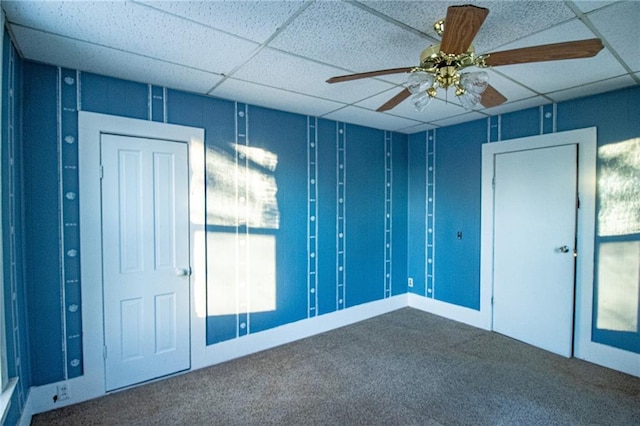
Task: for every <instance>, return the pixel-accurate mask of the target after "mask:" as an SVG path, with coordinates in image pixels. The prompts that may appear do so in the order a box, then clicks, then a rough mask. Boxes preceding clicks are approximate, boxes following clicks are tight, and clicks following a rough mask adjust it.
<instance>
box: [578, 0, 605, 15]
mask: <svg viewBox="0 0 640 426" xmlns="http://www.w3.org/2000/svg"><path fill="white" fill-rule="evenodd" d="M573 3H575V5H576V6H578V8H579V9H580V10H581V11H582V12H584V13H587V12H591V11H592V10H596V9H600V8H601V7H605V6H607V5H610V4H612V3H616V2H615V1H595V0H574V1H573Z"/></svg>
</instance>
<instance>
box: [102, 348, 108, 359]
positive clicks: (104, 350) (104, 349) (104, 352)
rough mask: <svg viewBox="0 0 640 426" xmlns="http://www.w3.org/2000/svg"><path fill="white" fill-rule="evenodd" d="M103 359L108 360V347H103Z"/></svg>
mask: <svg viewBox="0 0 640 426" xmlns="http://www.w3.org/2000/svg"><path fill="white" fill-rule="evenodd" d="M102 357H103V358H104V359H107V345H104V346H102Z"/></svg>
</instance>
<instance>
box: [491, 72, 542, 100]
mask: <svg viewBox="0 0 640 426" xmlns="http://www.w3.org/2000/svg"><path fill="white" fill-rule="evenodd" d="M486 71H487V72H488V73H489V84H491V85H492V86H493V87H494V88H495V89H496V90H497V91H498V92H500V93H502V94H503V95H504V97H505V98H507V100H508V101H517V100H520V99H525V98H530V97H531V96H535V95H536V93H535V92H532V91H531V90H529V89H527V88H526V87H524V86H521V85H520V84H518V83H515V82H513V81H512V80H509V79H508V78H506V77H504V76H503V75H501V74H500V68H496V70H492V69H487V70H486Z"/></svg>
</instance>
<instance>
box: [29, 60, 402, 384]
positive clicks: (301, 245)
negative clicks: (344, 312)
mask: <svg viewBox="0 0 640 426" xmlns="http://www.w3.org/2000/svg"><path fill="white" fill-rule="evenodd" d="M58 95H59V96H58ZM78 96H79V98H78ZM150 99H151V102H149V100H150ZM24 103H25V106H24V117H25V122H28V123H30V124H29V125H28V126H25V129H24V136H23V137H24V146H25V156H24V162H25V163H24V167H25V216H24V219H25V225H26V235H25V241H26V246H27V248H26V251H27V268H26V270H27V271H28V274H27V287H28V294H29V295H32V294H33V295H36V294H37V295H38V297H32V298H30V299H29V310H28V312H29V326H30V329H29V331H30V332H29V339H30V346H31V354H32V383H33V385H42V384H46V383H51V382H55V381H59V380H64V379H66V378H70V377H76V376H78V375H81V374H82V353H81V324H80V322H79V318H80V313H81V310H82V307H81V306H80V293H79V288H80V283H79V280H78V278H79V253H81V248H80V247H79V246H78V245H79V238H78V233H77V229H78V228H77V226H75V225H77V199H70V198H68V197H67V194H69V193H70V192H71V193H77V186H78V182H77V111H78V110H83V111H91V112H97V113H104V114H112V115H119V116H123V117H130V118H137V119H143V120H149V119H152V120H156V121H164V122H168V123H173V124H181V125H189V126H195V127H201V128H204V129H205V146H206V152H207V154H206V155H207V170H206V176H205V180H206V184H207V194H208V195H207V200H206V202H207V203H208V204H213V203H214V202H215V200H216V198H215V196H216V195H215V193H216V190H217V188H216V185H218V183H216V181H215V180H213V179H212V177H211V176H212V175H214V174H215V173H214V172H215V170H214V169H215V168H216V167H217V166H220V165H219V164H216V161H217V160H216V158H217V157H216V155H220V153H222V154H223V155H227V156H233V155H238V157H237V158H239V159H242V160H241V161H240V162H239V163H238V164H239V166H237V167H239V169H237V170H240V171H241V172H243V173H244V171H247V170H249V169H255V168H260V167H259V166H257V165H256V164H254V163H252V162H251V161H248V160H247V159H246V158H245V157H242V156H239V154H237V153H235V151H234V150H236V149H237V148H235V147H240V148H252V149H254V148H255V149H260V150H262V151H264V152H268V153H270V154H273V155H275V156H277V167H276V168H275V170H274V171H273V172H272V174H273V178H274V179H275V182H276V183H277V194H276V202H277V207H278V210H279V223H278V226H277V227H276V228H273V229H272V228H269V227H266V228H261V227H259V226H258V227H255V226H250V227H247V226H245V225H242V224H240V225H238V226H232V225H230V224H220V223H217V222H216V221H215V220H214V219H211V215H210V214H209V215H207V217H208V219H207V224H206V230H207V232H208V233H209V234H210V235H212V236H213V238H216V237H215V236H216V235H224V234H227V235H236V234H238V235H242V236H246V237H247V238H248V240H249V241H251V237H252V236H256V235H257V236H264V235H267V236H271V237H273V238H274V241H275V257H274V258H275V306H274V307H273V308H272V309H266V310H261V311H255V312H252V311H249V309H248V308H247V309H246V310H241V311H240V312H237V313H226V314H224V313H223V314H220V313H216V312H211V311H209V315H208V317H207V342H206V343H207V344H214V343H217V342H221V341H224V340H229V339H235V338H238V337H240V336H243V335H245V334H250V333H255V332H259V331H262V330H267V329H270V328H273V327H277V326H279V325H283V324H287V323H290V322H293V321H298V320H301V319H305V318H309V317H313V316H316V315H319V314H325V313H329V312H334V311H336V310H340V309H345V308H349V307H352V306H355V305H358V304H362V303H366V302H371V301H375V300H381V299H384V298H386V297H390V296H392V295H397V294H402V293H405V292H406V281H407V279H406V265H407V259H406V256H407V246H406V232H407V217H406V213H405V208H406V203H407V201H406V200H407V166H406V161H407V136H406V135H402V134H396V133H392V132H385V131H382V130H375V129H370V128H365V127H360V126H354V125H349V124H345V123H337V122H334V121H329V120H319V119H316V118H314V117H307V116H303V115H299V114H291V113H286V112H281V111H274V110H270V109H266V108H260V107H256V106H252V105H245V104H240V103H236V102H232V101H226V100H221V99H214V98H210V97H205V96H200V95H194V94H189V93H184V92H180V91H175V90H170V89H165V88H161V87H156V86H150V85H145V84H141V83H135V82H130V81H123V80H118V79H114V78H110V77H104V76H99V75H95V74H89V73H79V72H76V71H74V70H68V69H60V68H57V67H52V66H47V65H41V64H35V63H30V62H25V64H24ZM58 117H60V120H59V121H58V120H57V118H58ZM230 158H231V157H230ZM238 161H239V160H238ZM265 173H267V174H269V173H271V172H270V171H268V170H266V171H265ZM387 184H388V186H387ZM60 187H62V190H60ZM337 188H341V189H337ZM247 195H248V196H250V194H247ZM387 206H388V211H387V210H385V209H386V208H387ZM387 214H388V216H387ZM61 224H62V225H61ZM316 224H317V229H316ZM70 225H73V226H70ZM387 239H388V240H387ZM210 241H211V240H210ZM387 243H388V246H387ZM233 248H234V247H231V246H227V247H226V250H223V251H225V252H234V250H233ZM219 249H220V247H219V246H216V250H218V251H216V250H213V249H209V250H208V253H207V274H208V283H209V284H208V286H209V287H208V289H209V291H217V290H216V289H218V287H215V285H216V279H217V277H216V273H217V271H216V270H215V265H216V262H215V261H216V256H219V255H221V254H222V253H221V251H220V250H219ZM74 250H77V251H76V252H74V253H73V255H71V254H70V253H71V252H72V251H74ZM254 256H256V255H255V254H254ZM240 261H241V260H240V259H232V263H233V262H235V263H236V264H240V263H239V262H240ZM251 262H253V260H250V263H251ZM385 265H387V266H386V267H385ZM246 267H247V268H248V270H252V269H251V268H253V267H254V266H252V265H251V264H249V265H248V266H246ZM241 272H242V271H241ZM387 274H388V276H387ZM255 275H256V274H253V277H252V278H251V279H254V280H255V279H257V278H255ZM250 276H251V274H248V275H247V277H250ZM227 284H228V283H227ZM249 284H250V285H251V283H249ZM242 285H244V283H240V282H233V283H231V287H232V288H233V289H237V288H240V286H242ZM232 292H234V290H232ZM227 297H228V295H227ZM231 297H232V298H233V297H236V296H231ZM238 297H240V296H238ZM234 300H240V299H234ZM63 315H64V322H63V321H62V319H63ZM63 341H64V342H66V345H65V346H66V350H63V348H62V347H61V342H63Z"/></svg>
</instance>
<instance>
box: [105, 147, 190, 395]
mask: <svg viewBox="0 0 640 426" xmlns="http://www.w3.org/2000/svg"><path fill="white" fill-rule="evenodd" d="M187 152H188V151H187V144H185V143H178V142H171V141H163V140H154V139H144V138H137V137H127V136H117V135H107V134H103V135H102V136H101V156H102V158H101V163H102V168H103V178H102V238H103V239H102V244H103V270H104V277H103V291H104V332H105V371H106V373H105V375H106V377H105V378H106V388H107V390H113V389H117V388H121V387H124V386H129V385H132V384H135V383H140V382H143V381H146V380H150V379H154V378H156V377H160V376H164V375H167V374H171V373H174V372H177V371H181V370H186V369H188V368H189V367H190V348H189V337H190V336H189V293H190V291H189V285H190V284H189V271H190V269H189V216H188V208H189V207H188V206H189V199H188V198H189V196H188V194H189V192H188V157H187Z"/></svg>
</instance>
